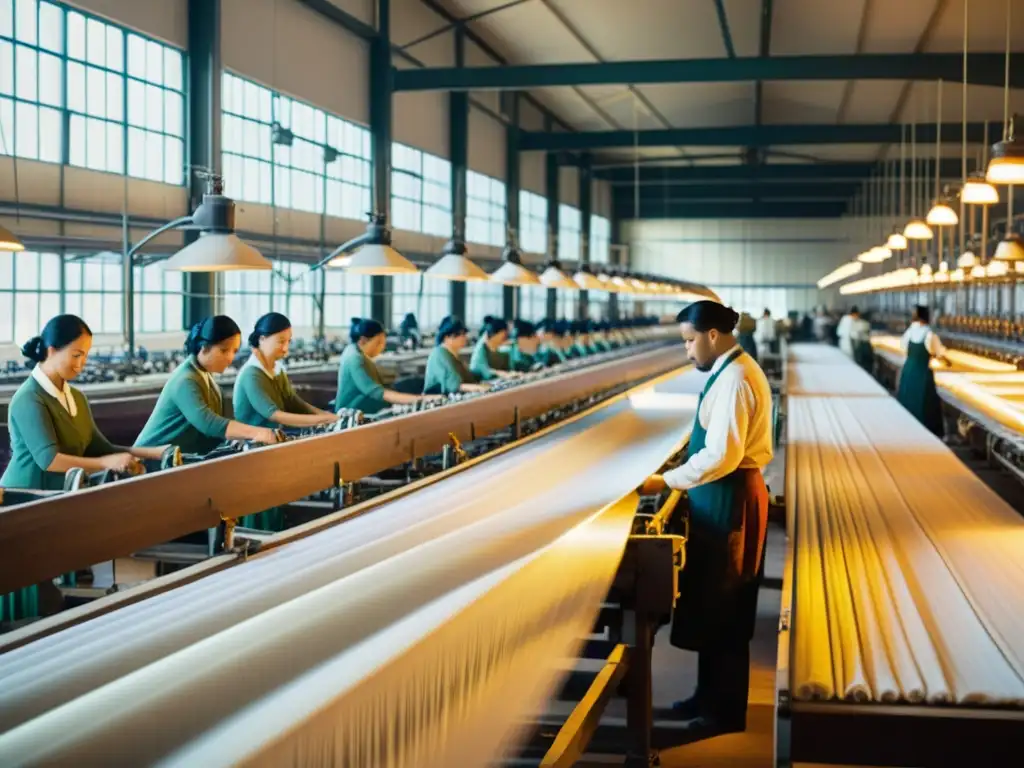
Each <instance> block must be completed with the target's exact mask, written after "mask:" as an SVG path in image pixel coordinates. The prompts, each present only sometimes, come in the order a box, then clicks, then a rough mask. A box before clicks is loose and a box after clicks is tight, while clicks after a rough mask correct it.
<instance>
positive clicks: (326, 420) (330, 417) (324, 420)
mask: <svg viewBox="0 0 1024 768" xmlns="http://www.w3.org/2000/svg"><path fill="white" fill-rule="evenodd" d="M340 420H341V416H339V415H338V414H336V413H325V414H324V415H323V416H321V417H320V423H321V424H334V423H335V422H336V421H340Z"/></svg>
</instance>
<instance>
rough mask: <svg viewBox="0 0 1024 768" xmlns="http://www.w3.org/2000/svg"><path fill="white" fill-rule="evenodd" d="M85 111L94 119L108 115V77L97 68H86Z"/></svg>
mask: <svg viewBox="0 0 1024 768" xmlns="http://www.w3.org/2000/svg"><path fill="white" fill-rule="evenodd" d="M85 111H86V113H87V114H89V115H92V116H93V117H106V114H107V77H106V75H104V74H103V70H100V69H96V68H95V67H86V68H85Z"/></svg>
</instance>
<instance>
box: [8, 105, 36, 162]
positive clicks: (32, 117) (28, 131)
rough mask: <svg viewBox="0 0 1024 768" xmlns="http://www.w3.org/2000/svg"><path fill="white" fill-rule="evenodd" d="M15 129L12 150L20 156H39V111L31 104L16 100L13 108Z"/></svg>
mask: <svg viewBox="0 0 1024 768" xmlns="http://www.w3.org/2000/svg"><path fill="white" fill-rule="evenodd" d="M14 120H15V124H16V130H15V134H14V151H15V152H16V153H17V154H18V155H19V156H20V157H28V158H33V159H35V158H38V157H39V111H38V109H37V108H36V107H34V106H33V105H31V104H25V103H22V102H17V103H16V104H15V108H14Z"/></svg>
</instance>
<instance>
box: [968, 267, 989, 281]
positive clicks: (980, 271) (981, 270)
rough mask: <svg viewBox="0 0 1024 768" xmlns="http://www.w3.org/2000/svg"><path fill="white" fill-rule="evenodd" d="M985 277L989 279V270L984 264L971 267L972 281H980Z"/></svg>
mask: <svg viewBox="0 0 1024 768" xmlns="http://www.w3.org/2000/svg"><path fill="white" fill-rule="evenodd" d="M983 277H988V270H987V269H986V268H985V265H984V264H975V265H974V266H973V267H971V279H972V280H980V279H981V278H983Z"/></svg>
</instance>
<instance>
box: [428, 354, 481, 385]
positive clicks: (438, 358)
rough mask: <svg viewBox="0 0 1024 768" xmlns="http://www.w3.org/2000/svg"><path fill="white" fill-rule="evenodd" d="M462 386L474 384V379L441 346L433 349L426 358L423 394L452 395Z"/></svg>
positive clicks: (466, 369) (461, 363) (461, 364)
mask: <svg viewBox="0 0 1024 768" xmlns="http://www.w3.org/2000/svg"><path fill="white" fill-rule="evenodd" d="M463 384H476V377H475V376H474V375H473V372H472V371H470V370H469V368H467V367H466V364H465V363H464V362H462V360H461V359H460V358H459V357H458V356H456V355H453V354H452V353H451V352H449V351H448V350H447V349H445V348H444V347H443V346H437V347H434V349H433V350H432V351H431V352H430V357H428V358H427V370H426V373H425V374H424V377H423V392H424V394H428V395H452V394H455V393H456V392H458V391H459V388H460V387H461V386H462V385H463Z"/></svg>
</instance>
